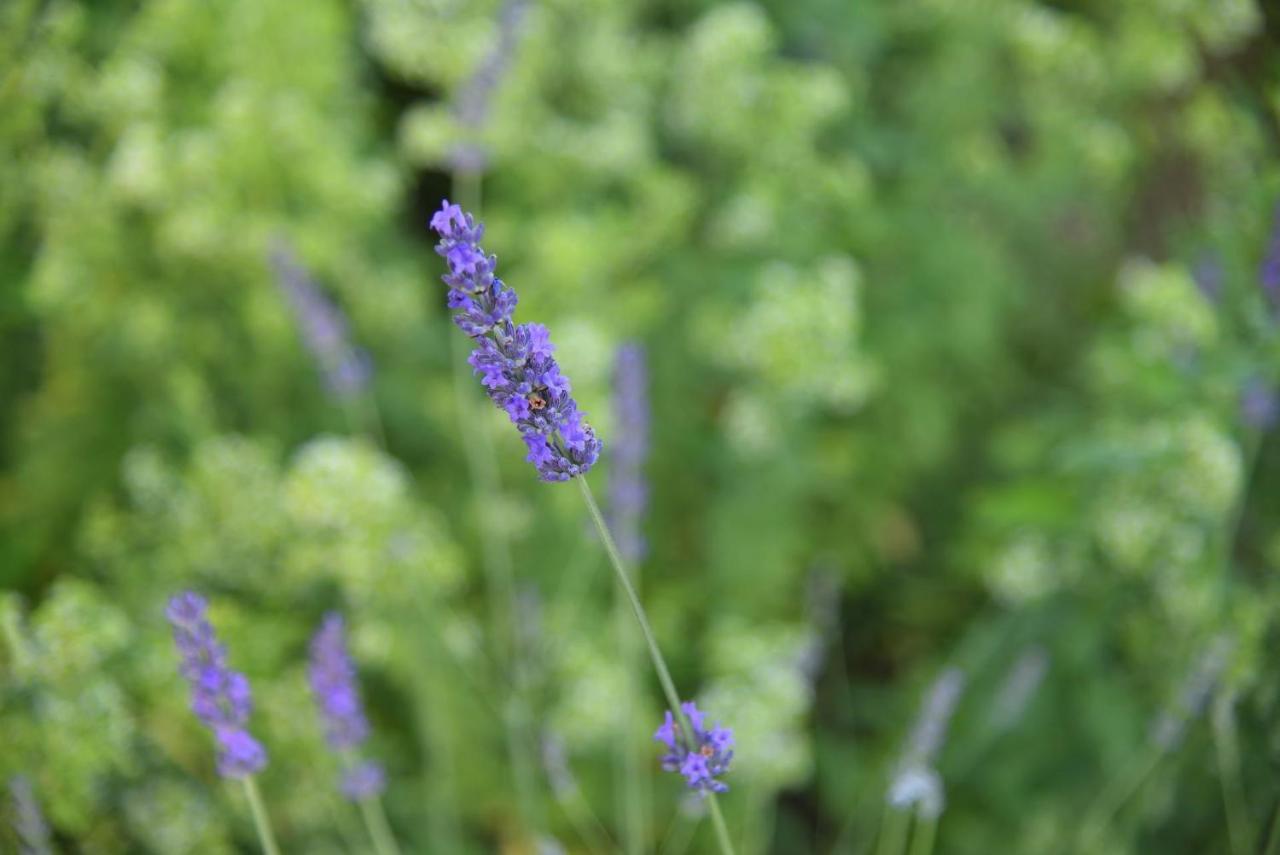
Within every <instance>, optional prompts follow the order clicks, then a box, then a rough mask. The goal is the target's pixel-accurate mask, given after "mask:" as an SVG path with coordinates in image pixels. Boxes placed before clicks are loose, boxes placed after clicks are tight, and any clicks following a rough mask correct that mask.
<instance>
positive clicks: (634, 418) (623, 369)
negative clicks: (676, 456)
mask: <svg viewBox="0 0 1280 855" xmlns="http://www.w3.org/2000/svg"><path fill="white" fill-rule="evenodd" d="M648 387H649V371H648V366H647V365H646V362H645V352H644V348H643V347H641V346H640V345H638V344H635V343H631V344H624V345H623V346H622V347H620V348H618V354H617V358H616V361H615V364H614V371H613V389H614V392H613V394H614V399H613V400H614V405H613V406H614V427H615V430H616V432H617V434H616V441H615V442H614V443H613V467H612V469H611V471H610V472H609V516H610V521H611V522H612V526H611V527H612V529H613V536H614V538H615V539H616V540H617V542H618V551H619V552H620V553H622V557H623V559H624V560H626V561H627V563H629V564H632V565H634V564H636V563H638V562H640V561H641V560H642V559H643V558H644V556H645V551H646V546H647V544H646V543H645V539H644V534H643V533H642V532H641V523H642V521H643V520H644V512H645V508H646V506H647V505H648V503H649V485H648V483H646V481H645V477H644V463H645V458H646V457H647V456H648V454H649V388H648Z"/></svg>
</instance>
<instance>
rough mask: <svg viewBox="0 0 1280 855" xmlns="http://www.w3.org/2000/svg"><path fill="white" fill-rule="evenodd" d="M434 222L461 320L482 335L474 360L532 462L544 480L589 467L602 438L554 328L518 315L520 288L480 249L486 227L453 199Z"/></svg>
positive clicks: (474, 335)
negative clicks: (560, 361) (583, 406)
mask: <svg viewBox="0 0 1280 855" xmlns="http://www.w3.org/2000/svg"><path fill="white" fill-rule="evenodd" d="M431 228H433V229H434V230H435V231H436V232H437V233H439V235H440V243H439V244H437V246H436V252H438V253H439V254H440V255H441V256H443V257H444V259H445V261H447V262H448V264H449V272H448V273H447V274H445V275H444V277H443V278H444V281H445V284H447V285H448V286H449V301H448V302H449V308H451V309H454V310H455V312H454V316H453V321H454V323H456V324H457V325H458V327H459V328H460V329H461V330H462V331H463V332H465V333H466V334H467V335H469V336H471V338H472V339H474V341H475V345H476V349H475V351H474V352H473V353H472V354H471V358H470V360H468V361H469V362H470V363H471V367H472V368H474V369H475V371H476V373H477V374H479V375H480V382H481V384H482V385H483V386H484V388H485V391H486V392H487V393H488V395H489V397H490V399H492V400H493V402H494V403H495V404H497V405H498V407H499V408H500V409H502V410H504V411H506V413H507V416H508V417H509V418H510V419H511V421H512V422H514V423H515V425H516V427H517V428H519V430H520V434H521V436H522V437H523V439H524V443H525V446H526V447H527V448H528V450H529V456H528V458H527V459H528V461H529V462H530V463H532V464H533V465H534V466H535V467H536V468H537V470H538V474H539V476H540V477H541V478H542V480H543V481H568V480H569V479H570V478H573V477H574V476H575V475H584V474H586V472H587V471H588V470H590V469H591V467H592V465H594V464H595V462H596V459H597V458H598V457H599V456H600V441H599V440H598V439H596V435H595V432H594V431H592V429H591V427H590V426H589V425H588V424H587V423H586V422H585V421H583V418H582V414H581V413H580V412H579V411H578V404H577V402H576V401H574V399H573V396H572V395H571V394H570V391H569V381H568V380H567V379H565V377H564V375H563V374H561V373H560V366H559V365H557V364H556V360H555V358H554V357H553V356H552V355H551V353H552V351H553V350H554V348H553V347H552V345H551V339H550V335H549V334H548V332H547V328H546V327H544V326H542V325H541V324H513V323H512V322H511V313H512V312H513V311H514V310H515V307H516V294H515V292H514V291H512V290H511V289H510V288H508V287H507V286H506V285H504V284H503V283H502V280H501V279H498V278H496V277H495V276H494V275H493V271H494V268H495V267H496V266H497V263H498V259H497V258H496V257H495V256H492V255H489V256H486V255H485V254H484V250H482V249H481V248H480V238H481V237H482V236H483V235H484V226H483V225H481V224H479V223H477V222H476V221H475V218H474V217H472V216H471V215H470V214H465V213H463V211H462V208H460V207H458V206H457V205H450V204H449V202H448V200H446V201H445V202H444V204H443V205H442V206H441V208H440V210H439V211H437V212H436V213H435V215H434V216H432V218H431Z"/></svg>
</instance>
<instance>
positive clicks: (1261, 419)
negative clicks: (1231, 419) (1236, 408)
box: [1240, 377, 1280, 431]
mask: <svg viewBox="0 0 1280 855" xmlns="http://www.w3.org/2000/svg"><path fill="white" fill-rule="evenodd" d="M1240 416H1241V418H1243V419H1244V423H1245V424H1247V425H1248V426H1249V427H1251V428H1254V429H1255V430H1263V431H1265V430H1270V429H1271V428H1273V427H1275V424H1276V419H1277V418H1280V396H1278V395H1277V394H1276V390H1275V388H1274V387H1273V386H1271V385H1270V384H1269V383H1267V382H1266V381H1265V380H1262V379H1261V378H1259V377H1251V378H1249V380H1248V381H1247V382H1246V383H1245V384H1244V389H1242V390H1241V392H1240Z"/></svg>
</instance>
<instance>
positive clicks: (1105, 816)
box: [1079, 747, 1164, 853]
mask: <svg viewBox="0 0 1280 855" xmlns="http://www.w3.org/2000/svg"><path fill="white" fill-rule="evenodd" d="M1163 757H1164V751H1163V750H1161V749H1159V748H1155V747H1153V748H1152V749H1150V750H1149V751H1148V752H1147V754H1146V755H1145V756H1141V757H1139V758H1138V761H1137V762H1136V763H1135V764H1133V765H1132V766H1131V767H1130V768H1131V770H1132V771H1131V772H1130V773H1129V774H1128V775H1127V776H1123V777H1120V778H1115V779H1113V780H1112V781H1111V784H1110V786H1108V787H1104V788H1103V790H1102V792H1101V793H1099V795H1098V797H1097V799H1095V800H1094V803H1093V807H1092V808H1091V809H1090V810H1088V811H1086V812H1085V814H1084V822H1083V824H1082V825H1081V828H1080V840H1079V851H1080V852H1081V853H1087V852H1091V851H1093V850H1092V849H1091V848H1090V847H1091V846H1092V845H1093V843H1094V841H1095V840H1096V838H1097V837H1098V836H1099V835H1101V834H1102V832H1104V831H1105V830H1106V828H1107V826H1108V825H1109V824H1110V823H1111V818H1112V817H1114V816H1115V815H1116V814H1117V813H1119V811H1120V809H1121V808H1123V807H1124V804H1125V802H1127V801H1129V799H1130V798H1132V797H1133V795H1134V794H1135V793H1136V792H1138V790H1139V789H1141V788H1142V785H1143V783H1145V782H1146V780H1147V778H1148V777H1149V776H1150V775H1151V773H1152V772H1153V771H1155V768H1156V766H1158V765H1159V764H1160V760H1161V758H1163Z"/></svg>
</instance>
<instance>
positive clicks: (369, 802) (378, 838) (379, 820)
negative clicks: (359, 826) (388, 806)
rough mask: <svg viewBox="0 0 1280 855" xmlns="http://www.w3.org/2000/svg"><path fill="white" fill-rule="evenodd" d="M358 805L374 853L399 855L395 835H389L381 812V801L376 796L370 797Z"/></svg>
mask: <svg viewBox="0 0 1280 855" xmlns="http://www.w3.org/2000/svg"><path fill="white" fill-rule="evenodd" d="M359 804H360V815H361V816H362V817H364V826H365V828H367V829H368V830H369V837H370V839H372V840H373V848H374V851H376V852H377V853H378V855H400V847H399V846H398V845H397V844H396V838H395V835H394V834H392V833H391V825H390V823H388V822H387V814H386V812H384V811H383V810H382V800H381V799H379V798H378V797H377V796H370V797H369V798H367V799H360V802H359Z"/></svg>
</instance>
